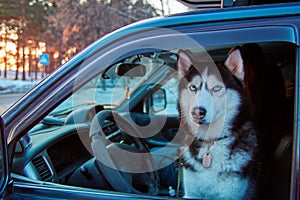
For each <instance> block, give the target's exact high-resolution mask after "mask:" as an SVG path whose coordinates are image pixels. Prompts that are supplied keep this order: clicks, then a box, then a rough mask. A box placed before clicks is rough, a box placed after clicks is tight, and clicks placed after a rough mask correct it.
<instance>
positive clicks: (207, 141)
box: [197, 135, 229, 145]
mask: <svg viewBox="0 0 300 200" xmlns="http://www.w3.org/2000/svg"><path fill="white" fill-rule="evenodd" d="M228 137H229V136H227V135H225V136H223V137H219V138H216V139H210V140H205V139H197V141H198V142H201V143H202V144H208V145H213V144H214V143H215V142H217V141H220V140H224V139H226V138H228Z"/></svg>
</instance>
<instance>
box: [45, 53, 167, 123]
mask: <svg viewBox="0 0 300 200" xmlns="http://www.w3.org/2000/svg"><path fill="white" fill-rule="evenodd" d="M157 57H158V54H156V53H151V54H143V55H135V56H132V57H129V58H127V59H124V60H122V61H121V62H118V63H116V64H114V65H112V66H110V67H108V68H107V69H106V70H105V71H103V72H102V73H101V74H98V75H97V76H95V77H94V78H93V79H92V80H90V81H89V82H88V83H87V84H85V85H84V86H83V87H81V88H80V89H79V90H77V91H76V92H74V93H73V94H72V96H71V97H69V98H68V99H67V100H65V101H64V102H63V103H62V104H61V105H59V106H58V107H57V108H56V109H54V110H53V111H52V112H51V113H50V114H49V115H50V116H55V117H62V118H63V117H65V116H66V115H67V114H69V113H70V112H72V111H73V110H75V109H78V108H80V107H81V106H86V105H103V106H104V107H107V108H108V109H115V108H116V107H118V106H119V105H120V104H121V103H122V102H123V101H124V100H126V99H129V98H130V96H131V94H132V93H133V92H134V91H135V90H136V89H137V88H139V87H140V86H141V85H142V84H143V83H144V82H145V81H146V80H147V79H148V78H149V76H150V75H151V74H152V73H153V71H155V70H154V69H158V68H159V67H160V66H162V65H164V64H165V63H164V62H163V61H162V60H161V59H158V58H157Z"/></svg>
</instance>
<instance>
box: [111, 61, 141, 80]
mask: <svg viewBox="0 0 300 200" xmlns="http://www.w3.org/2000/svg"><path fill="white" fill-rule="evenodd" d="M116 73H117V74H118V75H119V76H126V77H139V76H145V74H146V66H145V65H143V64H137V63H121V64H119V65H118V66H117V67H116Z"/></svg>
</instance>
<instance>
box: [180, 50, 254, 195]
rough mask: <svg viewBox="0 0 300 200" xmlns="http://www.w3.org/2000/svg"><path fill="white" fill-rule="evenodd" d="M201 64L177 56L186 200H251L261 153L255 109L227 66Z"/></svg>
mask: <svg viewBox="0 0 300 200" xmlns="http://www.w3.org/2000/svg"><path fill="white" fill-rule="evenodd" d="M201 59H202V58H201V55H198V54H197V55H196V53H195V52H192V51H187V50H180V51H179V53H178V60H177V68H178V72H179V74H181V78H180V80H179V88H178V89H179V104H178V109H179V112H180V120H181V126H182V127H183V128H182V129H183V132H184V133H185V135H187V137H188V138H190V140H189V141H190V143H189V144H188V145H185V146H184V147H183V148H182V160H183V185H184V192H185V196H184V197H186V198H201V199H251V198H253V196H254V193H255V181H256V180H255V178H256V172H255V170H256V163H257V162H256V159H257V158H256V155H257V150H258V145H257V131H256V128H255V126H254V122H253V114H252V113H253V112H252V109H251V104H250V103H249V100H248V98H247V96H246V94H245V90H244V87H243V84H242V83H241V82H240V81H239V80H238V78H236V77H235V76H233V75H232V74H231V73H230V72H229V70H227V68H226V67H224V66H223V65H222V66H216V65H215V63H213V62H206V61H202V60H201ZM204 60H206V58H205V59H204Z"/></svg>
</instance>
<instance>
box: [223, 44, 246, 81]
mask: <svg viewBox="0 0 300 200" xmlns="http://www.w3.org/2000/svg"><path fill="white" fill-rule="evenodd" d="M243 62H244V61H243V58H242V54H241V51H240V49H239V48H236V49H233V50H231V51H229V54H228V56H227V59H226V60H225V62H224V65H225V66H226V67H227V68H228V69H229V71H230V72H231V73H232V74H233V75H234V76H235V77H237V78H238V79H239V80H240V81H241V82H242V83H244V74H245V70H244V63H243Z"/></svg>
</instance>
